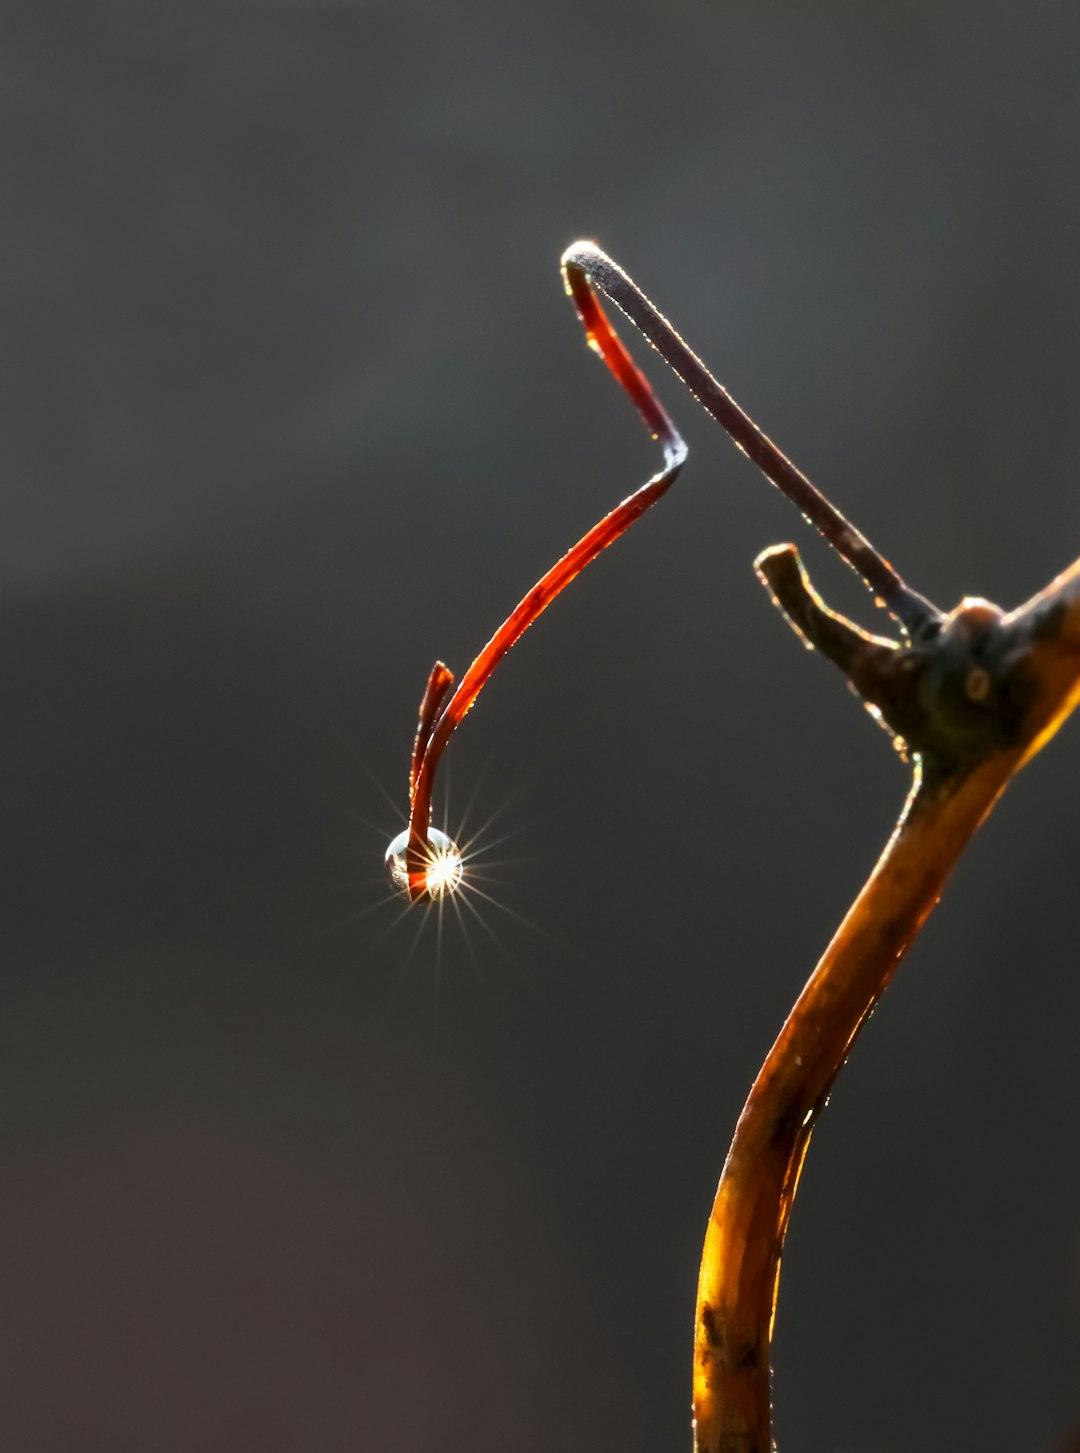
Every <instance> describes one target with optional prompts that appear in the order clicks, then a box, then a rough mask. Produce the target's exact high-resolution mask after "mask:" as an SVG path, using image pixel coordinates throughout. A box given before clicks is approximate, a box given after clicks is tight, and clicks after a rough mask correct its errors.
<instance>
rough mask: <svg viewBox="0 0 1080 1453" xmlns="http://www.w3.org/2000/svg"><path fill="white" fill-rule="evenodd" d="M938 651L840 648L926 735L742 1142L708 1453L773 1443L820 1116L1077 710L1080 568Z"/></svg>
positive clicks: (723, 1246)
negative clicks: (968, 869)
mask: <svg viewBox="0 0 1080 1453" xmlns="http://www.w3.org/2000/svg"><path fill="white" fill-rule="evenodd" d="M787 563H790V561H788V562H787ZM762 567H763V573H765V574H766V575H767V576H768V577H769V583H770V585H772V586H773V588H774V589H775V587H776V584H777V582H778V581H782V583H781V586H780V589H781V590H782V591H783V592H784V598H783V602H782V603H783V604H784V605H785V608H786V609H787V610H788V611H789V613H791V614H793V615H794V614H795V611H793V610H792V609H791V607H792V606H793V605H794V606H795V607H796V610H797V612H798V615H797V616H796V620H797V624H798V627H799V628H800V629H801V630H802V631H803V632H804V633H808V630H807V628H808V627H809V632H810V633H814V635H816V640H815V643H816V644H823V641H822V637H821V635H820V634H818V633H819V632H820V630H821V629H822V625H823V622H822V621H821V620H819V619H815V611H816V609H817V608H816V607H814V606H812V605H811V606H808V605H807V601H806V597H805V594H804V593H803V590H802V588H801V587H799V586H794V585H793V582H792V578H791V576H790V574H788V573H786V571H785V570H784V569H782V570H780V572H779V573H778V572H777V570H776V562H775V560H773V561H771V562H770V560H769V559H768V558H766V559H765V560H764V561H763V562H759V568H762ZM802 584H803V586H805V590H806V591H807V592H808V591H809V586H808V583H807V582H805V581H804V582H803V583H802ZM820 609H821V612H824V607H821V608H820ZM866 639H867V641H872V639H873V638H866ZM939 640H940V644H939V645H938V646H937V648H936V653H935V648H934V647H933V646H931V647H929V648H926V649H925V650H924V651H923V652H922V653H921V659H920V653H919V652H918V650H917V648H911V647H909V648H905V653H907V652H910V654H908V655H907V660H908V663H909V669H908V671H907V672H901V673H900V674H899V676H898V672H897V666H898V665H899V663H900V662H901V661H902V660H903V659H904V657H903V656H900V657H897V656H894V655H889V654H887V653H885V652H884V651H883V650H882V649H881V646H882V644H883V643H877V642H874V643H873V646H872V647H870V649H869V651H867V650H866V649H865V648H864V649H863V650H862V651H860V650H858V649H856V650H854V651H849V652H848V653H847V654H846V655H844V654H843V653H841V655H842V659H841V660H840V661H839V664H841V665H842V666H844V667H845V669H846V670H847V671H848V674H849V675H855V674H856V673H860V674H861V682H860V690H861V691H862V693H863V695H864V696H866V697H867V699H868V702H869V703H870V704H871V705H874V706H875V707H876V708H877V709H878V710H880V711H882V714H883V715H887V713H888V712H890V711H891V712H896V711H897V710H898V702H900V698H901V695H903V698H904V699H903V701H902V706H903V708H904V710H905V711H906V713H907V716H908V720H909V722H910V723H912V724H915V725H916V730H917V731H921V733H922V744H921V755H920V756H919V757H917V758H916V764H915V785H914V787H913V789H912V792H911V795H910V796H909V798H908V802H907V805H906V807H905V810H904V812H903V814H902V815H901V819H900V822H899V823H898V824H897V827H896V830H895V832H894V833H893V836H892V838H891V839H890V841H889V843H888V845H887V846H886V848H885V850H884V852H883V853H882V855H881V858H880V859H879V861H878V863H877V865H876V867H875V868H874V870H873V872H872V873H871V875H870V878H869V879H868V880H867V883H866V885H865V887H864V888H863V889H862V891H861V892H860V894H859V896H858V897H857V898H856V900H855V902H854V904H853V905H852V907H851V909H850V910H849V912H848V914H847V916H846V917H845V918H844V921H843V922H842V923H841V925H840V927H839V929H838V930H837V932H836V936H835V937H834V938H833V940H832V942H831V943H830V944H829V946H828V948H827V949H826V951H825V954H824V956H823V957H822V960H821V962H820V963H819V964H818V966H817V968H816V969H815V970H814V973H813V974H812V976H811V978H810V980H809V982H808V983H807V985H806V988H805V989H804V990H803V992H802V994H801V995H800V996H799V999H798V1001H797V1002H796V1004H795V1007H794V1008H793V1010H792V1011H791V1014H790V1015H789V1017H788V1020H787V1022H786V1024H785V1025H784V1027H783V1029H782V1030H781V1032H780V1036H779V1038H778V1039H777V1041H776V1043H775V1044H774V1045H773V1047H772V1049H771V1050H770V1051H769V1054H768V1057H767V1058H766V1060H765V1063H764V1065H763V1066H762V1068H761V1071H760V1073H759V1074H758V1076H757V1079H756V1080H755V1081H754V1085H753V1088H752V1089H751V1091H750V1096H749V1098H748V1100H747V1102H746V1106H745V1108H744V1109H743V1112H742V1115H741V1117H740V1119H739V1123H738V1126H737V1128H736V1131H735V1137H734V1140H733V1141H732V1144H731V1149H730V1151H729V1153H728V1157H727V1162H726V1164H725V1166H724V1170H723V1174H722V1176H721V1178H720V1184H719V1187H718V1189H717V1193H716V1199H715V1202H714V1205H713V1210H712V1215H711V1216H710V1219H709V1226H708V1230H707V1232H706V1237H705V1248H704V1252H703V1254H702V1261H701V1272H700V1278H699V1283H698V1304H697V1318H696V1327H695V1352H694V1438H695V1448H696V1449H697V1450H698V1453H768V1450H769V1449H771V1447H772V1438H771V1421H770V1381H771V1371H770V1367H771V1363H770V1340H771V1335H772V1325H773V1319H774V1315H775V1309H776V1294H777V1288H778V1282H779V1275H780V1255H781V1251H782V1248H783V1243H784V1235H785V1233H786V1231H787V1225H788V1220H789V1218H790V1215H791V1208H792V1203H793V1201H794V1198H795V1191H796V1187H797V1185H798V1179H799V1172H800V1170H801V1167H802V1163H803V1159H804V1157H805V1155H806V1151H807V1146H808V1145H809V1141H810V1134H811V1131H812V1129H813V1126H814V1121H815V1120H816V1118H817V1116H818V1115H819V1114H820V1112H821V1110H822V1108H823V1107H824V1105H825V1101H826V1098H827V1096H828V1094H829V1092H830V1090H831V1088H832V1085H833V1082H834V1080H835V1079H836V1076H837V1074H838V1073H839V1071H840V1069H841V1068H842V1066H843V1064H844V1061H845V1059H846V1058H847V1055H848V1052H849V1051H850V1049H851V1046H852V1043H853V1041H854V1039H855V1037H856V1035H857V1034H858V1032H859V1030H860V1029H861V1028H862V1026H863V1024H864V1023H865V1022H866V1020H867V1017H868V1016H869V1014H870V1012H871V1010H872V1009H873V1007H874V1005H875V1004H876V1003H877V1001H878V999H879V998H880V996H881V994H882V993H883V992H884V990H885V988H886V986H887V985H888V983H889V981H890V979H891V978H892V975H893V973H894V972H895V970H896V967H897V965H898V963H899V962H900V959H901V958H902V957H903V955H904V954H905V953H906V951H907V949H908V948H909V947H910V945H911V943H912V942H913V941H914V939H915V937H916V935H917V934H918V932H919V930H920V929H921V928H922V926H923V924H924V923H925V922H926V919H927V917H928V916H929V914H930V912H931V910H932V909H933V907H934V905H935V904H936V903H937V901H938V898H939V896H940V894H941V891H942V888H943V887H944V884H945V881H946V879H947V878H948V876H949V873H950V872H951V871H952V868H953V866H954V865H955V863H956V861H957V859H958V858H959V856H960V854H961V853H962V852H963V850H964V847H965V846H966V844H967V842H968V841H969V839H970V838H971V835H972V834H973V833H974V832H975V830H976V828H977V827H978V826H979V824H980V823H981V822H983V820H984V819H985V818H986V816H987V814H988V813H989V812H990V810H991V808H992V807H993V805H994V803H995V802H996V801H997V799H998V797H999V796H1000V794H1001V792H1002V791H1003V790H1004V788H1005V787H1006V785H1007V784H1008V782H1009V780H1010V778H1011V777H1012V776H1013V775H1014V774H1015V773H1016V772H1017V771H1019V769H1020V768H1021V767H1022V766H1023V765H1024V763H1025V762H1027V761H1028V760H1029V759H1030V758H1031V757H1032V756H1033V755H1034V753H1035V752H1036V751H1038V750H1039V749H1040V748H1041V747H1042V746H1043V745H1044V744H1045V743H1046V742H1047V741H1049V739H1050V737H1051V736H1052V735H1053V734H1054V732H1055V731H1056V730H1057V728H1058V727H1059V726H1060V725H1061V723H1062V722H1063V721H1064V720H1065V718H1066V717H1067V715H1068V714H1069V712H1070V711H1071V710H1072V708H1073V706H1074V705H1075V704H1076V702H1077V700H1078V699H1080V561H1078V562H1077V564H1076V565H1074V566H1073V567H1072V569H1071V570H1070V571H1068V572H1066V574H1064V575H1062V576H1061V577H1059V578H1058V579H1057V580H1055V581H1054V582H1053V583H1052V584H1051V585H1050V586H1049V587H1047V589H1046V590H1045V591H1043V592H1042V593H1041V594H1040V595H1038V596H1036V597H1035V599H1034V600H1032V601H1029V602H1028V604H1027V605H1025V606H1022V607H1021V608H1020V609H1019V610H1018V611H1016V612H1014V613H1013V614H1012V615H1010V616H1002V615H1001V614H1000V613H998V612H995V611H994V610H993V608H992V607H988V606H987V604H986V602H983V601H968V602H965V603H964V605H963V606H961V607H958V609H957V611H955V612H954V613H953V615H952V616H951V617H949V619H948V621H947V622H946V625H945V628H944V630H943V631H942V635H941V638H939ZM846 644H847V645H848V646H850V645H852V643H851V642H847V643H846ZM935 654H936V655H937V659H935ZM833 659H834V660H835V659H837V657H836V656H835V655H834V657H833ZM875 669H876V670H877V671H878V673H879V682H878V684H879V686H880V688H881V689H880V692H879V693H877V696H876V699H875V686H874V681H873V677H874V673H875ZM898 679H899V680H905V681H906V682H907V687H908V690H907V692H906V693H900V692H899V691H898V687H897V681H898ZM883 701H884V702H886V703H887V705H885V706H884V707H883V706H882V702H883ZM976 721H978V722H979V723H980V725H979V727H978V729H977V728H976V726H975V725H974V724H973V723H975V722H976Z"/></svg>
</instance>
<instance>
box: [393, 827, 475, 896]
mask: <svg viewBox="0 0 1080 1453" xmlns="http://www.w3.org/2000/svg"><path fill="white" fill-rule="evenodd" d="M427 840H428V853H427V864H426V871H425V881H426V886H427V893H426V895H425V897H426V898H427V899H428V900H429V901H436V902H437V901H438V900H439V899H440V898H445V897H446V896H447V894H449V893H453V892H454V890H455V889H456V888H457V887H458V886H459V885H460V883H461V875H462V872H463V870H464V864H463V861H462V857H461V850H460V848H459V847H458V845H457V843H456V842H454V840H453V838H449V837H447V836H446V834H445V833H444V832H440V831H439V829H438V828H437V827H429V828H428V835H427ZM408 848H409V829H408V828H405V830H404V832H399V833H398V835H397V837H396V838H395V839H394V840H393V842H392V843H391V844H390V846H389V847H388V848H387V850H386V872H387V876H388V877H389V879H390V882H391V883H392V884H393V886H394V887H395V888H397V889H398V890H399V892H402V893H408V891H409V870H408V867H407V866H406V861H405V859H406V854H407V852H408Z"/></svg>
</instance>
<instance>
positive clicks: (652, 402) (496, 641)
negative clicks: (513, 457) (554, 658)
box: [406, 260, 686, 899]
mask: <svg viewBox="0 0 1080 1453" xmlns="http://www.w3.org/2000/svg"><path fill="white" fill-rule="evenodd" d="M564 276H565V278H566V287H567V291H568V292H569V293H570V296H571V297H572V298H573V300H574V303H575V304H576V306H577V310H578V314H579V316H580V318H581V321H582V324H583V325H584V328H585V332H586V334H587V335H588V339H589V345H590V347H592V348H594V349H595V350H596V352H597V353H599V355H600V357H601V358H602V359H603V360H604V362H605V363H606V364H607V366H608V368H610V369H611V371H612V373H613V374H614V375H615V377H616V378H617V379H618V381H619V382H620V383H621V384H622V386H623V388H624V389H626V391H627V393H628V394H629V395H630V397H631V398H632V399H633V401H634V403H635V404H636V406H637V409H638V412H639V413H640V414H641V417H642V418H643V419H644V421H645V426H646V428H647V429H648V430H649V432H650V434H651V435H652V436H653V438H654V439H656V440H658V441H659V443H660V446H661V448H662V450H663V454H664V468H663V469H662V470H661V471H660V473H659V474H655V475H654V476H653V477H652V478H651V479H650V480H648V481H647V482H646V483H645V484H643V485H642V486H641V488H640V489H639V490H637V491H636V492H635V493H634V494H632V495H630V496H629V498H628V499H624V500H623V502H622V503H621V504H619V505H616V507H615V508H614V509H613V510H612V511H611V513H610V514H608V515H605V516H604V518H603V519H602V520H600V522H599V523H598V524H595V525H594V526H593V527H592V529H591V530H589V531H588V533H587V534H585V535H583V536H582V538H581V539H580V540H579V541H578V542H577V544H576V545H573V546H572V547H571V548H570V549H569V550H568V551H567V552H566V554H565V555H564V556H563V557H562V559H561V560H558V561H557V562H556V563H555V564H554V565H553V566H552V567H551V569H550V570H549V571H548V572H547V573H546V574H545V575H543V576H541V578H540V579H539V580H538V581H537V582H536V584H535V585H534V586H533V588H532V589H531V590H530V591H529V592H528V593H527V594H526V595H525V596H524V597H523V599H522V600H521V601H519V603H518V604H517V605H516V606H515V607H514V609H513V610H512V611H511V612H510V614H509V615H508V616H507V618H506V620H505V621H503V623H502V625H501V626H500V627H499V629H498V630H497V631H496V632H495V634H494V635H493V636H492V638H491V640H490V641H488V643H487V645H486V646H485V647H484V648H483V650H482V651H481V652H480V654H479V655H478V656H477V657H476V659H475V661H473V663H472V665H471V666H470V667H469V669H468V670H467V671H466V672H465V675H464V676H463V677H462V678H461V680H460V682H459V683H458V687H457V690H456V691H455V692H454V694H453V696H452V697H451V698H450V700H449V701H448V702H447V703H446V705H445V706H444V707H443V709H442V711H441V713H440V714H439V717H438V719H437V720H436V721H435V724H434V727H432V728H431V730H430V735H428V736H427V742H426V747H425V748H424V750H423V753H422V755H421V756H419V762H418V764H417V758H418V754H419V745H420V738H421V735H422V734H423V733H424V726H425V707H426V706H427V705H428V703H429V696H430V693H431V691H432V683H433V682H434V680H435V673H434V672H433V673H432V677H431V679H430V680H429V683H428V691H427V692H426V693H425V696H424V702H423V703H422V704H421V712H420V716H421V721H420V728H419V729H418V732H417V740H416V745H415V747H414V761H413V770H412V772H411V774H410V808H411V810H410V814H409V846H408V850H407V854H406V869H407V872H408V875H409V893H410V896H411V897H412V898H413V899H418V898H422V897H423V896H424V895H425V893H426V886H427V859H428V853H429V850H428V844H427V833H428V828H429V826H430V823H431V794H432V791H433V789H434V785H435V771H436V768H437V767H438V765H439V759H440V757H441V756H442V754H443V752H444V750H445V749H446V744H447V742H448V741H449V740H450V737H451V736H452V735H453V733H454V731H455V729H456V727H457V726H458V724H459V722H461V720H462V719H463V718H464V716H465V715H466V714H467V712H468V711H469V708H470V707H471V706H472V704H473V702H474V701H475V700H476V698H477V697H478V696H479V694H480V692H481V690H482V689H483V687H484V685H485V684H486V682H487V680H488V678H489V677H490V676H491V673H492V672H493V671H494V669H495V667H496V666H497V665H498V664H499V662H500V661H501V660H502V658H503V656H505V655H506V653H507V651H509V649H510V647H511V646H512V645H513V644H514V642H515V641H517V640H518V639H519V638H520V637H521V636H522V635H523V634H524V633H525V631H527V630H528V628H529V627H530V626H531V625H532V623H533V621H535V620H536V618H537V616H539V615H540V614H541V612H542V611H544V610H546V609H547V607H548V606H549V605H550V604H551V602H552V601H553V600H554V599H555V597H556V596H557V595H558V594H559V592H560V591H562V590H565V589H566V587H567V586H568V585H569V584H570V582H571V581H572V580H574V579H575V578H576V577H577V576H578V575H579V574H580V573H581V571H582V570H584V568H585V566H586V565H588V564H589V562H590V561H592V560H595V559H596V557H597V555H599V554H600V552H601V551H602V550H606V549H607V547H608V546H609V545H611V544H613V543H614V542H615V541H616V540H617V539H618V538H619V536H620V535H621V534H623V533H624V532H625V531H626V530H628V529H629V528H630V526H631V525H632V524H633V523H634V521H635V520H636V519H639V518H640V517H641V516H642V515H643V514H644V513H645V511H646V510H647V509H648V508H649V506H650V505H653V504H655V503H656V501H657V500H658V499H659V498H660V496H661V495H662V494H665V493H666V492H667V490H668V489H669V488H670V487H671V485H672V484H673V483H674V481H675V478H676V476H677V475H678V473H679V470H680V469H681V468H682V466H683V463H684V461H685V459H686V445H685V443H684V442H683V439H682V436H681V435H680V434H679V431H678V430H677V429H676V428H675V425H674V424H673V423H672V421H671V420H670V419H669V418H668V416H667V413H666V412H665V410H664V408H663V407H662V405H661V404H660V402H659V401H658V399H657V398H656V395H655V394H654V393H653V391H652V389H651V387H650V386H649V382H648V380H647V379H646V378H645V375H644V374H643V373H642V372H641V371H640V370H639V369H638V368H637V366H636V365H635V363H634V361H633V359H632V358H631V357H630V355H629V353H628V352H627V351H626V348H625V347H624V346H623V344H622V342H621V341H620V339H619V337H618V335H617V334H616V332H615V330H614V328H612V326H611V324H610V323H609V322H608V319H607V316H606V314H605V313H604V310H603V308H602V307H601V306H600V303H599V301H598V299H597V298H596V296H595V294H594V293H593V292H592V289H591V287H590V284H589V279H588V276H587V275H586V273H585V271H584V270H583V269H582V268H580V267H578V266H577V265H576V264H575V263H574V262H573V261H572V260H571V261H568V262H566V264H565V266H564ZM444 669H445V668H444ZM437 670H438V667H436V671H437ZM440 699H441V698H440Z"/></svg>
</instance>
